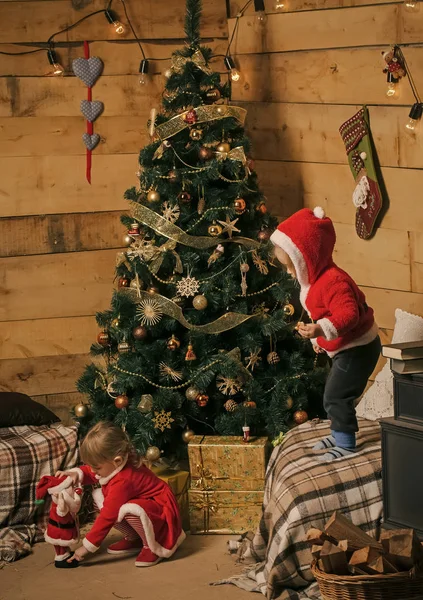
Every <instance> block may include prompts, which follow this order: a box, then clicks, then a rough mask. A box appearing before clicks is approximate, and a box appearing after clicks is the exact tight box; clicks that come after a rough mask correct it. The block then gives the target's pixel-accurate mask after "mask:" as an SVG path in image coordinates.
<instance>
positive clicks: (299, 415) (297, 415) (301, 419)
mask: <svg viewBox="0 0 423 600" xmlns="http://www.w3.org/2000/svg"><path fill="white" fill-rule="evenodd" d="M294 421H295V422H296V424H297V425H302V424H303V423H305V422H306V421H308V414H307V413H306V411H305V410H297V411H295V412H294Z"/></svg>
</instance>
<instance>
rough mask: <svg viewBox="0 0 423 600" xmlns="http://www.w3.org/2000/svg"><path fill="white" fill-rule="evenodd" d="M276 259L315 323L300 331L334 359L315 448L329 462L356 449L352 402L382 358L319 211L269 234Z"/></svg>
mask: <svg viewBox="0 0 423 600" xmlns="http://www.w3.org/2000/svg"><path fill="white" fill-rule="evenodd" d="M270 239H271V241H272V243H273V244H274V246H275V255H276V258H277V259H278V260H279V261H280V262H281V263H282V264H283V265H285V266H286V269H287V272H288V273H289V274H290V275H291V276H292V277H294V278H296V279H297V280H298V282H299V284H300V288H301V291H300V300H301V304H302V305H303V307H304V308H305V310H307V312H308V314H309V316H310V318H311V320H312V321H313V323H310V324H308V325H305V324H304V323H300V324H299V327H298V331H299V333H300V334H301V335H302V336H303V337H304V338H308V339H310V340H311V341H312V343H313V347H314V349H315V351H316V352H326V353H327V354H328V355H329V356H330V357H331V358H332V368H331V370H330V373H329V376H328V379H327V382H326V386H325V392H324V396H323V405H324V408H325V411H326V412H327V414H328V417H329V418H330V421H331V430H332V435H331V436H329V437H327V438H325V439H323V440H321V441H320V442H318V443H317V444H316V445H315V446H314V450H325V449H326V450H327V452H326V453H325V454H323V456H320V457H319V460H323V461H332V460H334V459H335V458H341V457H345V456H350V455H351V454H352V453H353V452H354V451H355V445H356V442H355V434H356V432H357V431H358V424H357V418H356V414H355V401H356V400H357V398H359V397H360V396H361V394H362V393H363V391H364V388H365V387H366V383H367V380H368V378H369V376H370V375H371V373H372V371H373V369H374V368H375V366H376V363H377V361H378V358H379V354H380V348H381V345H380V338H379V335H378V327H377V325H376V323H375V320H374V317H373V310H372V309H371V308H370V306H368V305H367V304H366V299H365V297H364V294H363V293H362V292H361V290H359V288H358V287H357V285H356V283H355V282H354V281H353V279H352V278H351V277H350V276H349V275H348V274H347V273H346V272H345V271H343V270H342V269H340V268H339V267H337V266H336V265H335V263H334V262H333V259H332V252H333V249H334V246H335V241H336V235H335V229H334V227H333V224H332V221H331V220H330V219H329V218H328V217H326V216H325V213H324V211H323V209H322V208H320V207H317V208H315V209H314V211H313V210H310V209H308V208H303V209H301V210H299V211H298V212H296V213H295V214H293V215H292V216H291V217H289V219H286V220H285V221H283V222H282V223H281V224H280V225H279V227H278V228H277V229H276V231H274V233H273V234H272V236H271V238H270Z"/></svg>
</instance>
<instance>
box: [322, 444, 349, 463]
mask: <svg viewBox="0 0 423 600" xmlns="http://www.w3.org/2000/svg"><path fill="white" fill-rule="evenodd" d="M353 454H355V452H354V450H347V449H346V448H341V447H340V446H334V447H333V448H331V449H330V450H328V451H327V452H325V453H324V454H323V456H319V457H318V460H320V461H321V462H332V461H333V460H335V459H336V458H345V457H348V456H352V455H353Z"/></svg>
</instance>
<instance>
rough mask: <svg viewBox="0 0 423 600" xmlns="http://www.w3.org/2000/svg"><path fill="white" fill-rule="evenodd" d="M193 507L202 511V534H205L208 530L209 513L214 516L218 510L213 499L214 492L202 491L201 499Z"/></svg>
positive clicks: (217, 505) (216, 503)
mask: <svg viewBox="0 0 423 600" xmlns="http://www.w3.org/2000/svg"><path fill="white" fill-rule="evenodd" d="M193 507H194V508H196V509H197V510H201V511H203V520H204V523H203V525H204V532H205V533H207V532H208V531H209V529H210V513H212V514H213V515H214V514H216V513H217V511H218V510H219V504H218V502H217V501H216V499H215V498H214V492H212V491H207V490H204V491H203V493H202V496H201V498H200V499H199V500H197V501H196V502H195V503H194V504H193Z"/></svg>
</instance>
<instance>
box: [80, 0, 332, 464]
mask: <svg viewBox="0 0 423 600" xmlns="http://www.w3.org/2000/svg"><path fill="white" fill-rule="evenodd" d="M200 15H201V0H187V16H186V25H185V31H186V35H187V44H186V47H184V48H183V49H182V50H180V51H177V52H175V53H174V54H173V56H172V62H171V69H170V74H169V77H168V79H167V82H166V87H165V90H164V92H163V101H162V109H161V111H160V112H159V114H157V115H155V114H154V112H153V114H152V118H151V121H150V123H149V124H148V127H149V131H150V135H151V143H150V144H148V145H147V146H146V147H145V148H144V149H143V150H142V151H141V153H140V157H139V164H140V172H139V187H137V188H131V189H129V190H128V191H127V192H126V198H127V200H128V201H129V206H130V216H127V215H125V216H123V217H122V223H123V224H124V225H125V227H126V228H127V234H126V235H125V237H124V240H125V245H126V246H127V248H126V250H125V251H121V252H119V253H118V255H117V263H116V264H117V266H116V281H117V283H118V285H117V288H118V289H117V290H116V291H115V292H114V293H113V298H112V301H111V308H110V310H107V311H105V312H101V313H99V314H98V315H97V322H98V324H99V326H100V328H101V331H100V333H99V335H98V343H97V344H94V345H93V346H92V348H91V352H92V354H93V355H95V356H96V360H95V361H94V362H93V364H91V365H90V366H88V367H87V369H86V371H85V373H84V374H83V375H82V377H81V378H80V380H79V382H78V389H79V390H80V391H81V392H83V393H86V394H87V395H88V398H89V402H88V405H79V406H77V407H75V414H76V416H77V417H79V419H80V421H81V430H82V432H84V431H85V430H86V429H87V427H89V426H91V425H92V424H93V423H94V422H96V421H98V420H102V419H107V420H113V421H114V422H116V423H117V424H119V425H121V426H122V427H124V428H126V430H127V432H128V434H129V435H130V436H131V438H132V440H133V442H134V444H135V446H136V447H137V448H138V449H139V450H140V451H141V452H142V453H143V454H146V455H147V457H148V458H149V459H150V460H155V459H156V458H158V456H160V452H163V451H164V452H166V453H167V454H171V453H178V450H180V449H181V447H184V442H185V443H186V442H188V441H189V439H190V437H191V436H192V435H193V432H195V433H201V434H215V435H218V434H223V435H243V430H244V434H245V436H246V437H248V434H249V433H250V434H251V435H257V434H268V435H270V436H272V437H277V436H278V435H279V434H280V433H281V432H285V431H286V430H287V429H289V428H290V427H292V426H293V425H294V424H295V423H301V422H303V421H305V420H307V419H308V418H313V417H315V416H318V415H319V411H320V398H321V391H322V382H323V379H324V371H323V370H322V369H319V368H317V367H316V355H315V354H314V352H313V350H312V348H311V345H310V342H308V341H304V340H303V339H302V338H301V337H300V336H299V335H298V334H297V333H296V330H295V326H296V323H297V322H298V320H302V319H304V316H303V315H302V314H301V310H300V309H299V310H297V311H296V309H295V306H296V305H297V303H296V302H295V297H296V295H297V294H296V290H295V286H294V283H293V281H292V280H291V279H290V277H289V276H288V275H287V274H286V273H285V272H284V271H283V269H281V268H280V267H278V265H277V264H276V261H275V259H274V258H273V256H272V247H271V244H270V242H269V237H270V234H271V233H272V231H273V229H274V228H275V227H276V225H277V221H276V219H275V218H274V217H272V216H271V215H270V214H269V212H268V210H267V207H266V202H265V198H264V196H263V195H262V193H261V192H260V189H259V185H258V179H257V175H256V173H255V171H254V165H253V161H252V160H251V158H249V152H250V142H249V140H248V138H247V136H246V134H245V130H244V122H245V119H246V110H245V109H243V108H239V107H237V106H233V105H231V104H229V98H230V91H231V90H230V83H228V82H226V83H224V84H222V82H221V78H220V75H219V74H218V73H216V72H213V70H212V69H211V67H210V64H209V63H210V60H211V58H212V52H211V50H210V49H209V48H207V47H204V46H201V45H200V38H199V26H200ZM226 63H227V64H228V61H226ZM100 357H103V359H104V360H103V361H101V359H100ZM99 359H100V360H99Z"/></svg>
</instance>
